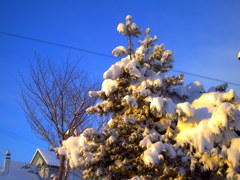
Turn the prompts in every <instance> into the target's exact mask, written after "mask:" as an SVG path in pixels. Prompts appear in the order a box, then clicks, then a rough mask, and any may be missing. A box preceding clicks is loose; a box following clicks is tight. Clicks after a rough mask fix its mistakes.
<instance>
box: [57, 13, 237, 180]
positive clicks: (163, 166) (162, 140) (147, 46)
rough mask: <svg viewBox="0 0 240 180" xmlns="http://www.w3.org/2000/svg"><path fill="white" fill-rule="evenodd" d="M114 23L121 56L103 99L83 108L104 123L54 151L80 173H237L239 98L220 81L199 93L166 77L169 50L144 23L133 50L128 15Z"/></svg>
mask: <svg viewBox="0 0 240 180" xmlns="http://www.w3.org/2000/svg"><path fill="white" fill-rule="evenodd" d="M117 30H118V31H119V32H120V33H121V34H122V35H124V36H128V37H129V38H130V39H129V47H128V50H126V49H127V48H125V47H123V46H119V47H117V48H116V49H115V50H114V51H113V53H114V55H115V56H121V55H126V54H128V55H127V56H126V57H124V58H122V59H121V60H120V61H118V62H116V63H115V64H114V65H112V66H111V67H110V68H109V70H107V71H106V72H105V73H104V76H103V77H104V81H103V83H102V89H101V90H100V91H94V92H89V95H90V96H92V97H93V96H98V97H99V99H101V100H102V102H99V103H98V104H96V105H95V106H92V107H89V108H88V109H87V111H88V112H89V113H98V114H99V115H100V116H101V115H103V114H111V119H110V121H109V122H108V123H107V124H106V125H105V127H104V128H103V129H101V130H100V131H97V130H95V129H92V128H91V129H86V130H85V131H84V132H83V133H82V134H81V135H80V136H79V137H70V138H69V139H68V140H66V141H64V142H63V146H62V147H60V148H59V152H62V153H63V154H66V156H67V158H68V160H69V162H70V166H71V167H72V168H74V167H80V168H82V169H83V178H84V179H132V180H135V179H136V180H137V179H139V180H140V179H141V180H143V179H169V178H178V179H185V178H186V179H188V178H191V179H198V178H203V179H205V178H206V179H207V178H209V177H211V178H213V179H224V178H232V179H237V178H240V174H239V173H240V170H239V160H240V148H239V147H240V146H239V143H240V138H239V134H240V133H239V131H240V111H239V110H240V105H239V102H240V101H239V98H238V97H237V96H236V94H235V91H234V90H233V89H230V90H229V91H228V92H225V90H226V87H227V86H226V85H221V86H219V87H216V88H212V89H211V90H210V91H209V92H208V93H206V91H205V89H204V87H203V85H202V84H201V83H200V82H198V81H195V82H193V83H190V84H188V85H186V86H184V85H183V80H182V78H183V76H182V75H179V76H177V77H176V76H172V77H170V76H168V74H167V72H168V71H169V70H170V69H171V68H172V62H173V56H172V51H170V50H166V49H165V47H164V45H162V44H161V45H154V42H155V41H156V40H157V37H156V36H155V37H153V38H152V37H150V29H147V30H146V34H145V38H144V40H142V41H139V43H140V47H138V48H137V49H136V51H134V50H133V47H132V42H131V37H133V36H135V37H139V36H140V34H141V31H140V29H139V27H138V26H137V25H136V24H135V23H132V18H131V16H127V18H126V23H125V24H119V25H118V28H117Z"/></svg>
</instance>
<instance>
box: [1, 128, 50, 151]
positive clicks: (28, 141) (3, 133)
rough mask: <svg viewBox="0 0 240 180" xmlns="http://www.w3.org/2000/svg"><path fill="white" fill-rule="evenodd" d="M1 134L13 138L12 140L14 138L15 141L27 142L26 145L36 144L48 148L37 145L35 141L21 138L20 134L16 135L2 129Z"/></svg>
mask: <svg viewBox="0 0 240 180" xmlns="http://www.w3.org/2000/svg"><path fill="white" fill-rule="evenodd" d="M0 134H2V135H5V136H8V137H11V138H13V139H15V140H19V141H22V142H25V143H29V144H34V145H38V146H41V147H46V146H44V145H42V144H39V143H37V142H35V141H32V140H30V139H27V138H25V137H23V136H20V135H19V134H15V133H13V132H10V131H7V130H5V129H1V128H0Z"/></svg>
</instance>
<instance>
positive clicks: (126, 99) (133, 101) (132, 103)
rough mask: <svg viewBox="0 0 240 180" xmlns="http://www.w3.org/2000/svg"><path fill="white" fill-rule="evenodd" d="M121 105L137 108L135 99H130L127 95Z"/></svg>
mask: <svg viewBox="0 0 240 180" xmlns="http://www.w3.org/2000/svg"><path fill="white" fill-rule="evenodd" d="M122 104H123V105H124V104H128V105H132V106H137V101H136V98H134V97H130V96H129V95H127V96H125V97H124V98H123V99H122Z"/></svg>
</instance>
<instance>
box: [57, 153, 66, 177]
mask: <svg viewBox="0 0 240 180" xmlns="http://www.w3.org/2000/svg"><path fill="white" fill-rule="evenodd" d="M59 157H60V167H59V171H58V180H62V179H63V174H64V171H65V164H64V163H65V155H59Z"/></svg>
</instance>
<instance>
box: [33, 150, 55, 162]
mask: <svg viewBox="0 0 240 180" xmlns="http://www.w3.org/2000/svg"><path fill="white" fill-rule="evenodd" d="M37 152H39V153H40V154H41V155H42V157H43V159H44V160H45V161H46V163H47V164H48V165H50V166H59V164H60V161H59V159H57V155H56V153H55V152H54V151H49V150H46V149H37V150H36V153H37ZM36 153H35V154H34V156H35V155H36ZM34 156H33V158H34Z"/></svg>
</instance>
